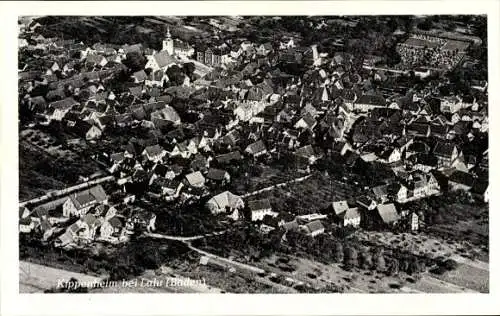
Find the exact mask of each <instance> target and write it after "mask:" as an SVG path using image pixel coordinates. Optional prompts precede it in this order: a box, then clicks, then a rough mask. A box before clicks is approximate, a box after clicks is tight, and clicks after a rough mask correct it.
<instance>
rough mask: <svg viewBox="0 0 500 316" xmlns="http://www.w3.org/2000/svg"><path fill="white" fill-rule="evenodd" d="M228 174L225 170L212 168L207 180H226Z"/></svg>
mask: <svg viewBox="0 0 500 316" xmlns="http://www.w3.org/2000/svg"><path fill="white" fill-rule="evenodd" d="M226 174H227V172H226V171H225V170H221V169H216V168H210V169H209V170H208V173H207V176H206V177H207V179H211V180H215V181H221V180H224V178H225V176H226Z"/></svg>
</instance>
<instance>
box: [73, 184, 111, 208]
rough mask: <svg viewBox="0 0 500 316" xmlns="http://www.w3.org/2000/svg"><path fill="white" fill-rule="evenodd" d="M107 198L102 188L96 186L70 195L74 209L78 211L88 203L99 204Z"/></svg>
mask: <svg viewBox="0 0 500 316" xmlns="http://www.w3.org/2000/svg"><path fill="white" fill-rule="evenodd" d="M107 198H108V197H107V195H106V192H104V189H103V188H102V186H101V185H97V186H95V187H92V188H90V189H88V190H84V191H81V192H78V193H76V194H73V195H71V197H70V199H71V201H72V202H73V204H74V205H75V207H76V209H80V208H82V207H84V206H85V205H88V204H90V203H101V202H102V201H104V200H106V199H107Z"/></svg>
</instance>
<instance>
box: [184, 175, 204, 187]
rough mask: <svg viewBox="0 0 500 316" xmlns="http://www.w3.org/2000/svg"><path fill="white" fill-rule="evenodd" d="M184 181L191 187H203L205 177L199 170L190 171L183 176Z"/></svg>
mask: <svg viewBox="0 0 500 316" xmlns="http://www.w3.org/2000/svg"><path fill="white" fill-rule="evenodd" d="M184 182H185V184H186V185H187V186H189V187H192V188H203V187H204V186H205V177H204V176H203V175H202V174H201V172H199V171H195V172H192V173H190V174H187V175H186V176H185V179H184Z"/></svg>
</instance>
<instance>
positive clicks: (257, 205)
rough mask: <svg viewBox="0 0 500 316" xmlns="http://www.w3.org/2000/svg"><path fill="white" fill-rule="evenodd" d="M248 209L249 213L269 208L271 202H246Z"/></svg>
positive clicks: (263, 200) (264, 200)
mask: <svg viewBox="0 0 500 316" xmlns="http://www.w3.org/2000/svg"><path fill="white" fill-rule="evenodd" d="M248 208H249V209H250V210H251V211H258V210H264V209H270V208H271V202H269V200H268V199H262V200H254V201H249V202H248Z"/></svg>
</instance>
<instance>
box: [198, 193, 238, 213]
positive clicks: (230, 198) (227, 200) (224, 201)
mask: <svg viewBox="0 0 500 316" xmlns="http://www.w3.org/2000/svg"><path fill="white" fill-rule="evenodd" d="M209 202H211V203H215V204H216V205H217V206H218V207H219V208H220V209H225V208H226V206H227V207H229V208H239V207H242V206H243V200H242V199H241V198H240V197H239V196H238V195H235V194H233V193H231V192H229V191H225V192H222V193H220V194H217V195H215V196H213V197H212V198H211V199H210V200H209V201H208V202H207V203H209Z"/></svg>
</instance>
